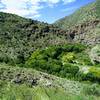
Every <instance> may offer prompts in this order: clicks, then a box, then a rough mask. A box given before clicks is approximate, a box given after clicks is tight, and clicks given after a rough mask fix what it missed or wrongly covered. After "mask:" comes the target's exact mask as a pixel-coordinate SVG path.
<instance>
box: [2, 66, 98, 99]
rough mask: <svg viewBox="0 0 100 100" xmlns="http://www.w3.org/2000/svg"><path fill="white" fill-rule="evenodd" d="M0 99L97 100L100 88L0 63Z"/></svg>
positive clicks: (96, 85) (95, 85)
mask: <svg viewBox="0 0 100 100" xmlns="http://www.w3.org/2000/svg"><path fill="white" fill-rule="evenodd" d="M62 98H63V99H62ZM0 99H1V100H16V99H18V100H84V99H86V100H99V99H100V86H99V85H98V84H86V83H79V82H77V81H70V80H67V79H63V78H59V77H56V76H53V75H49V74H46V73H42V72H39V71H36V70H33V69H26V68H19V67H14V66H8V65H5V64H0Z"/></svg>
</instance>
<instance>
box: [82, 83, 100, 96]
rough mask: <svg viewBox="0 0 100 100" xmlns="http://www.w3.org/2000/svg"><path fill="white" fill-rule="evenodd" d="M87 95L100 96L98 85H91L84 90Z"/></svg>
mask: <svg viewBox="0 0 100 100" xmlns="http://www.w3.org/2000/svg"><path fill="white" fill-rule="evenodd" d="M83 89H84V90H83V91H84V93H85V94H86V95H95V96H100V86H99V85H98V84H93V85H89V86H88V87H87V86H86V87H84V88H83Z"/></svg>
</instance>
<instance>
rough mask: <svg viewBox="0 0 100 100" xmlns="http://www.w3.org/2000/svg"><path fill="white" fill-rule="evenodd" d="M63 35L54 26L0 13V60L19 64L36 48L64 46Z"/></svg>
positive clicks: (65, 41) (65, 40) (64, 35)
mask: <svg viewBox="0 0 100 100" xmlns="http://www.w3.org/2000/svg"><path fill="white" fill-rule="evenodd" d="M64 33H65V32H64V31H63V30H61V29H59V28H57V27H55V26H54V25H49V24H47V23H43V22H39V21H35V20H31V19H25V18H22V17H19V16H17V15H13V14H7V13H2V12H0V57H1V58H0V60H4V61H5V62H9V60H10V61H13V63H20V62H23V61H24V60H26V59H27V58H28V57H29V56H30V54H31V53H32V52H33V51H34V50H35V49H37V48H44V47H47V46H51V45H60V44H66V43H67V35H66V34H64ZM20 58H22V60H21V59H20Z"/></svg>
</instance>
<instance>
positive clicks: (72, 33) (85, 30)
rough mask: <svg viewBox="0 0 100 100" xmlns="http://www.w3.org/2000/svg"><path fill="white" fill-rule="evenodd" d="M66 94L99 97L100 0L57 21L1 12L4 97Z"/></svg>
mask: <svg viewBox="0 0 100 100" xmlns="http://www.w3.org/2000/svg"><path fill="white" fill-rule="evenodd" d="M55 25H57V26H55ZM54 75H55V76H54ZM62 98H63V100H99V99H100V0H96V2H94V3H92V4H89V5H87V6H86V7H82V8H81V9H80V10H78V11H76V12H75V13H74V14H72V15H71V16H68V17H65V18H64V19H61V20H60V21H57V22H56V23H55V24H53V25H49V24H47V23H44V22H39V21H36V20H31V19H25V18H22V17H19V16H17V15H13V14H9V13H3V12H0V100H61V99H62Z"/></svg>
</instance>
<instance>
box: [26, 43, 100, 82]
mask: <svg viewBox="0 0 100 100" xmlns="http://www.w3.org/2000/svg"><path fill="white" fill-rule="evenodd" d="M85 49H86V47H85V46H84V45H81V44H67V45H64V46H55V47H54V46H52V47H47V48H46V49H43V50H39V49H38V50H36V51H35V52H33V54H32V55H31V57H30V58H29V59H28V61H26V67H31V68H35V69H37V70H40V71H44V72H47V73H50V74H54V75H57V76H60V77H65V78H70V79H73V78H74V79H75V80H84V81H86V80H89V81H92V82H100V75H99V74H100V68H95V67H94V68H92V67H91V68H89V66H93V63H92V61H91V58H90V57H89V55H88V54H87V53H86V52H85ZM84 66H87V67H86V70H88V72H86V74H84V73H85V70H84V69H82V68H84ZM82 70H83V72H82Z"/></svg>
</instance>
